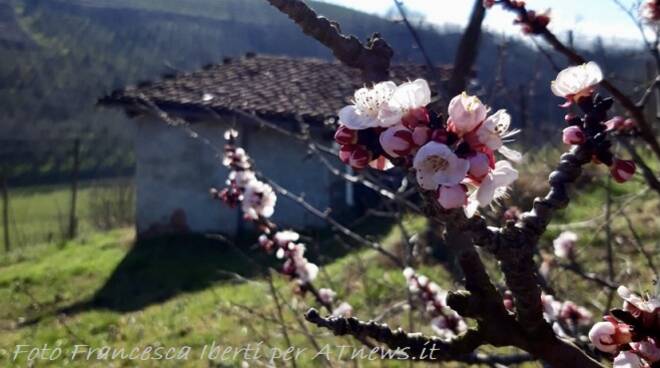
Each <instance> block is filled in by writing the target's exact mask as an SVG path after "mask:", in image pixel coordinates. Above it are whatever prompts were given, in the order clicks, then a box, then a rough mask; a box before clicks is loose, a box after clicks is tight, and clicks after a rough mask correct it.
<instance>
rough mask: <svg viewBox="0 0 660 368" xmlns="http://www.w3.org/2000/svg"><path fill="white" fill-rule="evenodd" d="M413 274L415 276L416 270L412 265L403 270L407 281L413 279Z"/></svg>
mask: <svg viewBox="0 0 660 368" xmlns="http://www.w3.org/2000/svg"><path fill="white" fill-rule="evenodd" d="M413 276H415V270H413V269H412V268H411V267H406V268H405V269H404V270H403V277H405V278H406V281H409V280H410V279H412V277H413Z"/></svg>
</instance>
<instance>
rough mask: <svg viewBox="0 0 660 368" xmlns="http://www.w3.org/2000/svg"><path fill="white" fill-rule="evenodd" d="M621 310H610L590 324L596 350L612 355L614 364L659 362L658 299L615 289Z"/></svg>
mask: <svg viewBox="0 0 660 368" xmlns="http://www.w3.org/2000/svg"><path fill="white" fill-rule="evenodd" d="M617 291H618V293H619V296H620V297H621V298H622V299H623V300H624V303H623V309H615V310H612V311H611V312H610V313H611V314H610V315H607V316H605V317H604V320H605V321H603V322H598V323H596V324H594V325H593V327H592V328H591V331H589V339H590V340H591V343H592V344H593V345H594V346H595V347H596V349H598V350H600V351H602V352H604V353H608V354H612V355H614V356H615V357H614V367H620V368H624V367H628V368H643V367H649V366H655V364H657V363H658V362H660V298H658V296H656V297H646V298H642V297H640V296H639V295H637V294H635V293H633V292H631V291H630V290H629V289H628V288H626V287H625V286H620V287H619V289H618V290H617Z"/></svg>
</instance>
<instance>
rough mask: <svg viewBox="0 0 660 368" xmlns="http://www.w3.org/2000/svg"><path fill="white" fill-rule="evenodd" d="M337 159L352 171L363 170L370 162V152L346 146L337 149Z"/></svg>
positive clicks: (361, 147)
mask: <svg viewBox="0 0 660 368" xmlns="http://www.w3.org/2000/svg"><path fill="white" fill-rule="evenodd" d="M339 159H340V160H341V161H342V162H343V163H345V164H347V165H350V166H351V167H353V168H354V169H364V168H365V167H367V165H369V161H371V152H369V150H367V149H366V148H365V147H364V146H360V145H346V146H342V147H341V148H340V149H339Z"/></svg>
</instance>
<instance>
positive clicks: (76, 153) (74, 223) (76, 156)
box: [67, 138, 80, 239]
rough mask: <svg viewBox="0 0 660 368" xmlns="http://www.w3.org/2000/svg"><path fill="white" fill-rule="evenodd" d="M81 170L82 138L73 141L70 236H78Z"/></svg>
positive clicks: (71, 237) (70, 237)
mask: <svg viewBox="0 0 660 368" xmlns="http://www.w3.org/2000/svg"><path fill="white" fill-rule="evenodd" d="M79 170H80V139H78V138H76V139H75V140H74V142H73V169H72V172H71V207H70V208H69V231H68V234H67V236H68V238H69V239H73V238H75V237H76V230H77V227H78V219H77V218H76V202H77V196H78V171H79Z"/></svg>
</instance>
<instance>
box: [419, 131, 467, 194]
mask: <svg viewBox="0 0 660 368" xmlns="http://www.w3.org/2000/svg"><path fill="white" fill-rule="evenodd" d="M413 166H414V167H415V170H416V171H417V182H418V183H419V185H420V186H421V187H422V188H424V189H427V190H435V189H437V188H438V185H447V186H452V185H456V184H458V183H460V182H461V181H462V180H463V179H464V178H465V175H466V174H467V172H468V170H469V168H470V163H469V161H468V160H465V159H462V158H458V156H456V154H455V153H454V152H453V151H452V150H451V148H449V147H447V145H444V144H442V143H438V142H429V143H427V144H425V145H424V146H422V148H420V149H419V151H417V154H416V155H415V159H414V160H413Z"/></svg>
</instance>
